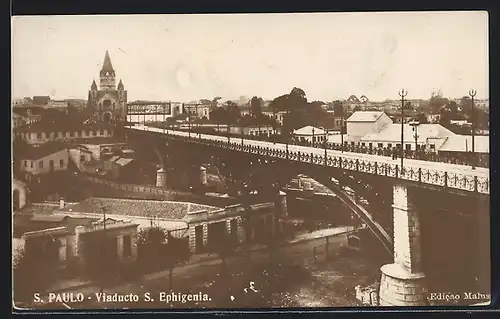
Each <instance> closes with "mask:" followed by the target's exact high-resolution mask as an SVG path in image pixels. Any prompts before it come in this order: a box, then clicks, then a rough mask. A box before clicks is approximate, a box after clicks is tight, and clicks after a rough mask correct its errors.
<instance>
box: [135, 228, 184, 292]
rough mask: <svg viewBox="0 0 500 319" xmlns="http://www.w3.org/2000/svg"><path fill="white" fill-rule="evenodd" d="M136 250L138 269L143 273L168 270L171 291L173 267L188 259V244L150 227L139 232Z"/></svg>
mask: <svg viewBox="0 0 500 319" xmlns="http://www.w3.org/2000/svg"><path fill="white" fill-rule="evenodd" d="M137 248H138V261H139V265H140V269H141V270H142V271H143V272H145V271H151V270H159V269H164V268H168V269H169V270H170V271H169V289H172V285H173V282H172V281H173V269H174V267H175V265H176V264H177V263H178V262H180V261H183V260H186V259H188V258H189V247H188V242H187V241H186V240H183V239H178V238H175V237H173V236H171V233H170V232H169V231H167V230H165V229H164V228H162V227H159V226H152V227H149V228H144V229H142V230H141V231H140V232H139V234H138V238H137Z"/></svg>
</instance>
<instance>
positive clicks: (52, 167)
mask: <svg viewBox="0 0 500 319" xmlns="http://www.w3.org/2000/svg"><path fill="white" fill-rule="evenodd" d="M49 168H50V169H51V170H53V169H54V160H50V161H49Z"/></svg>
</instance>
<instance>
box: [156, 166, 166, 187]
mask: <svg viewBox="0 0 500 319" xmlns="http://www.w3.org/2000/svg"><path fill="white" fill-rule="evenodd" d="M166 186H167V171H166V170H165V169H164V168H163V167H160V169H159V170H157V171H156V187H166Z"/></svg>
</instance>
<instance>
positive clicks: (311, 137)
mask: <svg viewBox="0 0 500 319" xmlns="http://www.w3.org/2000/svg"><path fill="white" fill-rule="evenodd" d="M293 135H294V137H295V138H296V139H298V140H299V141H308V142H310V143H316V142H322V141H324V140H325V138H326V137H327V136H326V135H327V133H326V131H325V130H324V129H322V128H318V127H314V126H311V125H307V126H304V127H302V128H300V129H298V130H294V131H293Z"/></svg>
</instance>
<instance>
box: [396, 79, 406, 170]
mask: <svg viewBox="0 0 500 319" xmlns="http://www.w3.org/2000/svg"><path fill="white" fill-rule="evenodd" d="M398 94H399V96H400V97H401V149H400V152H399V153H400V156H401V169H403V157H404V150H403V144H404V108H405V97H406V96H407V95H408V91H406V90H405V89H402V90H401V91H399V92H398Z"/></svg>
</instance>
